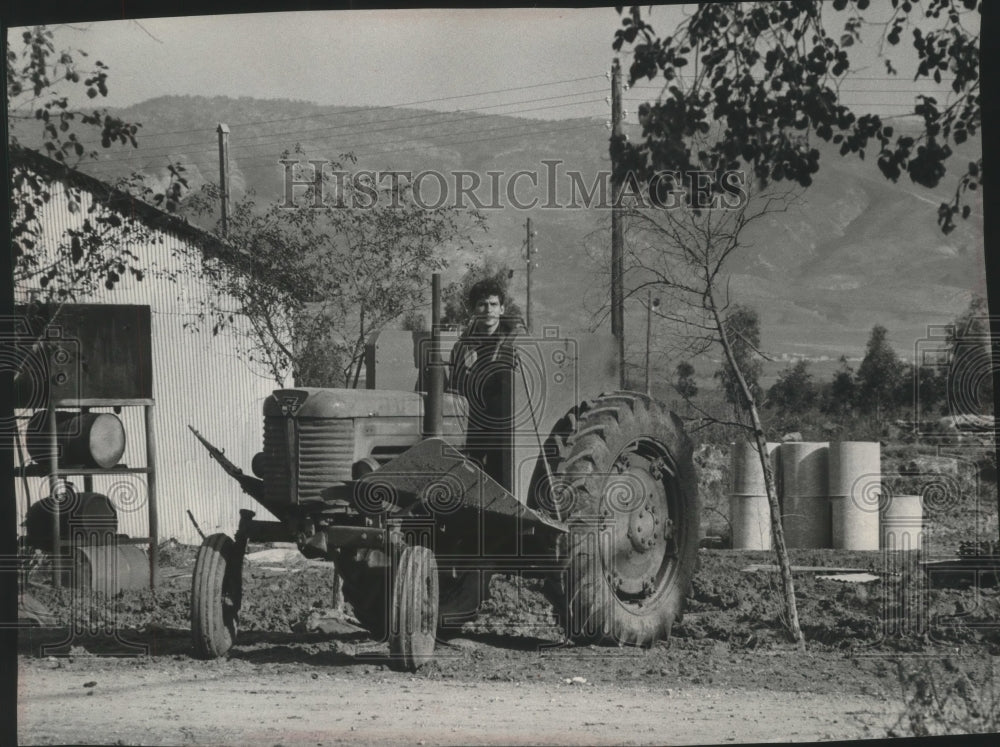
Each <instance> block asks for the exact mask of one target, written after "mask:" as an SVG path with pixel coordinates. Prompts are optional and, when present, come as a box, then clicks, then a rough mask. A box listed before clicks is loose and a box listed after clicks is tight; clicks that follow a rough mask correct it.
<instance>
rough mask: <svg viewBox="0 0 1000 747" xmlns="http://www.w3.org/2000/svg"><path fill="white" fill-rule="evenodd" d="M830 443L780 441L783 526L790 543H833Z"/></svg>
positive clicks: (815, 545) (823, 545)
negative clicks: (829, 487) (829, 476)
mask: <svg viewBox="0 0 1000 747" xmlns="http://www.w3.org/2000/svg"><path fill="white" fill-rule="evenodd" d="M829 451H830V449H829V444H828V443H825V442H812V441H789V442H787V443H783V444H781V447H780V455H779V459H780V460H781V486H782V512H781V513H782V515H781V520H782V527H783V528H784V532H785V544H786V546H788V547H804V548H813V549H815V548H828V547H830V545H831V544H832V537H831V527H830V500H829V498H828V496H827V490H828V469H827V468H828V462H827V459H828V454H829Z"/></svg>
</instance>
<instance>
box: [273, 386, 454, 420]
mask: <svg viewBox="0 0 1000 747" xmlns="http://www.w3.org/2000/svg"><path fill="white" fill-rule="evenodd" d="M424 396H425V395H424V394H423V392H402V391H391V390H383V389H326V388H319V387H297V388H295V389H277V390H275V391H274V392H273V393H272V394H271V396H270V397H268V398H267V399H266V400H264V416H265V417H267V416H279V417H280V416H286V417H287V416H291V415H294V416H295V417H303V418H369V417H421V416H422V415H423V412H424ZM442 410H443V413H444V416H445V417H461V418H465V417H466V415H467V412H468V405H467V403H466V401H465V398H464V397H460V396H458V395H455V394H447V393H446V394H445V395H444V400H443V402H442Z"/></svg>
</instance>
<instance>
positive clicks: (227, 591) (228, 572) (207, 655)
mask: <svg viewBox="0 0 1000 747" xmlns="http://www.w3.org/2000/svg"><path fill="white" fill-rule="evenodd" d="M242 597H243V555H242V553H240V552H239V550H238V549H237V546H236V543H235V542H233V540H232V539H230V538H229V536H227V535H225V534H213V535H210V536H209V537H206V538H205V541H204V542H202V545H201V547H199V548H198V555H197V557H196V558H195V561H194V575H193V577H192V579H191V639H192V641H193V643H194V652H195V655H196V656H197V657H198V658H200V659H216V658H218V657H220V656H224V655H225V654H226V653H227V652H228V651H229V649H230V648H232V646H233V643H235V642H236V632H237V621H238V619H239V612H240V605H241V604H242V601H243V600H242Z"/></svg>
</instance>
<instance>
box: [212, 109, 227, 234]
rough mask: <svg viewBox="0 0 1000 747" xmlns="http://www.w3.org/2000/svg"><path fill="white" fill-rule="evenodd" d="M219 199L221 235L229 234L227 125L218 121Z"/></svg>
mask: <svg viewBox="0 0 1000 747" xmlns="http://www.w3.org/2000/svg"><path fill="white" fill-rule="evenodd" d="M215 131H216V132H218V133H219V199H220V202H221V203H222V205H221V207H222V235H223V236H228V235H229V125H226V124H222V123H221V122H220V123H219V126H218V128H216V130H215Z"/></svg>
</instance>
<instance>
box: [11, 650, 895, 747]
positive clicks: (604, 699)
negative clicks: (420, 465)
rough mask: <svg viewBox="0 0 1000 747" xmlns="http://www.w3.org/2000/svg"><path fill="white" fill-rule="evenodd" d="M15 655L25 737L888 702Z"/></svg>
mask: <svg viewBox="0 0 1000 747" xmlns="http://www.w3.org/2000/svg"><path fill="white" fill-rule="evenodd" d="M172 663H173V664H175V665H176V666H173V667H169V668H167V670H166V671H165V670H164V667H163V666H158V665H157V664H156V663H155V662H151V661H148V660H147V661H146V662H145V663H144V662H143V661H142V660H132V661H131V662H129V661H128V660H125V661H119V662H117V663H115V662H108V661H102V662H100V663H99V666H97V667H96V671H95V667H94V666H88V663H87V662H86V661H85V660H82V659H79V658H78V659H76V661H75V662H73V664H72V665H69V666H67V665H63V666H60V667H59V668H53V667H54V665H53V664H52V662H49V661H45V660H43V661H22V666H21V672H20V692H21V697H20V698H19V707H18V731H19V735H20V739H19V742H20V743H21V744H51V743H84V744H86V743H104V744H114V743H124V744H192V743H194V744H269V745H271V744H331V743H341V742H342V743H349V744H429V745H430V744H532V743H546V744H569V745H573V744H594V743H603V744H663V743H670V744H694V743H724V742H748V741H749V742H762V741H813V740H821V739H830V738H839V739H849V738H859V737H864V736H869V737H870V736H876V735H882V734H884V733H885V727H886V725H887V724H888V723H890V722H891V720H892V718H893V717H894V716H895V714H896V713H897V711H898V709H897V707H896V705H895V704H893V703H892V702H891V700H889V699H887V698H872V697H870V696H862V695H857V694H842V695H834V694H830V693H810V692H802V693H793V692H782V691H752V690H746V689H734V688H728V687H719V688H715V687H704V686H684V687H668V686H666V684H664V683H661V682H658V683H656V685H650V684H646V683H644V682H638V683H632V682H629V683H623V684H616V683H614V682H609V681H599V682H592V681H589V680H588V681H587V682H585V683H579V682H577V683H573V684H567V683H566V682H565V679H566V678H560V677H558V676H548V677H545V678H544V679H542V680H541V681H535V682H496V681H493V682H471V681H448V680H435V679H428V678H425V677H420V676H412V675H407V674H398V673H395V672H391V671H389V670H379V669H378V668H375V669H374V670H371V671H369V673H368V674H365V673H364V672H363V671H362V672H357V673H354V672H349V673H345V672H342V671H338V670H337V669H330V668H324V667H321V666H319V667H317V666H313V667H303V668H302V669H301V671H299V672H298V673H294V672H289V671H274V670H273V669H271V670H268V669H267V668H264V669H259V668H253V667H249V668H248V667H243V666H238V665H234V664H233V663H231V662H221V663H216V664H202V663H200V662H193V661H187V662H180V661H176V660H175V661H173V662H172Z"/></svg>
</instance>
